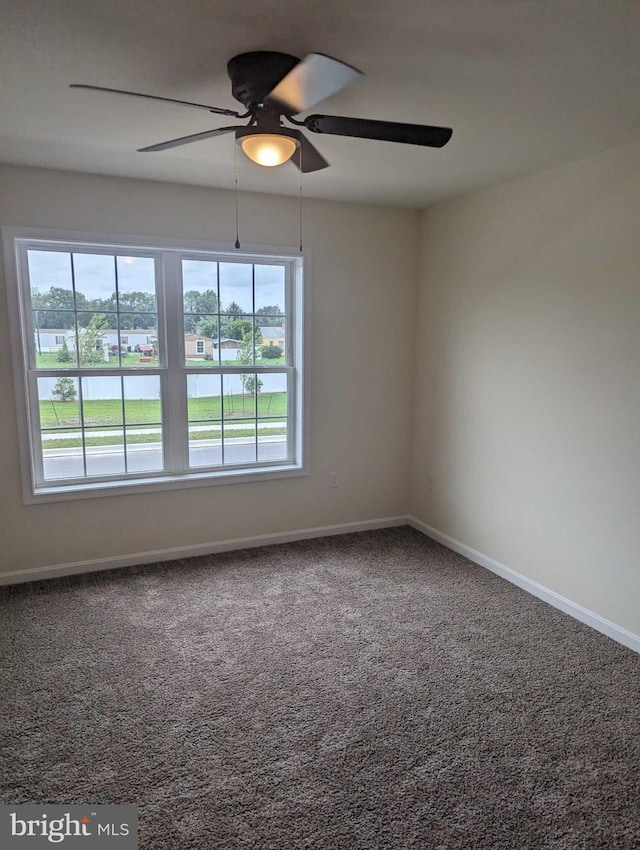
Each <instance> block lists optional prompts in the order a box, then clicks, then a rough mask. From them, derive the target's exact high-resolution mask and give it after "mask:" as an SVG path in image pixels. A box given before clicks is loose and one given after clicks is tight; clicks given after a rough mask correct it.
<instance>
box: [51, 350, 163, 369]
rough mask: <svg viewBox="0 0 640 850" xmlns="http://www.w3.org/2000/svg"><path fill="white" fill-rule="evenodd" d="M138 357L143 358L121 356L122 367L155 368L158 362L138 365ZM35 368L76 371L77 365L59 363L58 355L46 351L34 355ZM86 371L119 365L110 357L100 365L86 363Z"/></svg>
mask: <svg viewBox="0 0 640 850" xmlns="http://www.w3.org/2000/svg"><path fill="white" fill-rule="evenodd" d="M71 356H72V357H75V352H73V351H72V352H71ZM140 357H144V355H143V354H133V353H131V354H128V355H126V356H125V355H124V354H123V355H122V366H141V367H151V368H153V367H154V366H155V367H157V365H158V361H157V360H152V361H151V363H139V362H138V361H139V359H140ZM36 366H37V367H38V368H39V369H76V368H77V366H78V364H77V363H76V362H75V361H74V360H72V361H71V362H69V363H61V362H60V361H59V360H58V355H57V354H56V353H55V352H52V351H47V352H44V351H43V352H42V354H36ZM83 368H87V369H110V368H114V369H118V368H120V364H119V363H118V358H117V357H110V358H109V360H103V361H101V362H100V363H87V365H86V367H83Z"/></svg>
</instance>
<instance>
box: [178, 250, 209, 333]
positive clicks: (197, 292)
mask: <svg viewBox="0 0 640 850" xmlns="http://www.w3.org/2000/svg"><path fill="white" fill-rule="evenodd" d="M182 291H183V306H184V313H185V317H184V322H185V332H187V333H192V332H193V331H194V330H195V328H196V325H197V324H198V322H199V321H200V319H201V318H202V317H203V316H205V315H208V314H211V313H217V312H218V264H217V263H215V262H209V261H208V260H207V261H201V260H183V261H182Z"/></svg>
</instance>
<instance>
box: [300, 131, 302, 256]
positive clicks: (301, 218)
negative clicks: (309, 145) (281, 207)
mask: <svg viewBox="0 0 640 850" xmlns="http://www.w3.org/2000/svg"><path fill="white" fill-rule="evenodd" d="M300 253H302V146H301V147H300Z"/></svg>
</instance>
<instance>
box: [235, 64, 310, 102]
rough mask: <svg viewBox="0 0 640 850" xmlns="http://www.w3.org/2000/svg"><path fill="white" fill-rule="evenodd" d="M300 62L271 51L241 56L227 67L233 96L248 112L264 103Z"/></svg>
mask: <svg viewBox="0 0 640 850" xmlns="http://www.w3.org/2000/svg"><path fill="white" fill-rule="evenodd" d="M299 62H300V60H299V59H298V57H297V56H290V55H289V54H288V53H277V52H275V51H271V50H256V51H253V52H252V53H240V54H239V55H238V56H234V57H233V59H230V60H229V62H228V63H227V73H228V74H229V79H230V80H231V93H232V94H233V96H234V97H235V99H236V100H239V101H240V103H241V104H243V106H245V107H247V108H249V107H251V106H254V105H255V104H257V103H261V102H262V101H263V100H264V99H265V98H266V96H267V95H268V94H269V92H271V91H272V90H273V89H274V88H275V87H276V86H277V85H278V83H279V82H280V80H281V79H282V78H283V77H285V76H286V75H287V74H288V73H289V71H291V70H292V69H293V68H295V66H296V65H298V64H299Z"/></svg>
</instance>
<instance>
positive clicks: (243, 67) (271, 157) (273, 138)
mask: <svg viewBox="0 0 640 850" xmlns="http://www.w3.org/2000/svg"><path fill="white" fill-rule="evenodd" d="M227 72H228V74H229V78H230V80H231V92H232V94H233V97H234V98H235V99H236V100H238V101H239V102H240V103H241V104H242V105H243V106H244V108H245V110H246V111H245V112H243V113H239V112H236V111H234V110H232V109H221V108H220V107H216V106H207V105H206V104H202V103H192V102H189V101H180V100H176V99H175V98H167V97H159V96H156V95H148V94H142V93H140V92H130V91H124V90H122V89H109V88H104V87H102V86H90V85H84V84H73V85H72V88H82V89H89V90H91V91H99V92H107V93H110V94H121V95H128V96H133V97H144V98H146V99H148V100H158V101H162V102H165V103H175V104H180V105H183V106H189V107H191V108H195V109H205V110H207V111H209V112H212V113H214V114H216V115H230V116H233V117H235V118H237V119H240V120H242V119H244V118H248V119H249V123H248V124H247V125H244V126H243V125H235V126H230V127H217V128H216V129H213V130H205V131H204V132H201V133H194V134H192V135H190V136H181V137H180V138H177V139H170V140H169V141H166V142H160V143H159V144H155V145H149V146H147V147H144V148H140V149H139V151H140V152H142V153H149V152H154V151H162V150H167V149H169V148H174V147H179V146H181V145H188V144H191V143H192V142H198V141H202V140H204V139H211V138H214V137H216V136H221V135H225V134H228V133H235V136H236V141H237V142H238V144H239V145H240V146H241V149H242V150H243V152H244V153H245V154H246V155H247V156H248V157H249V159H251V160H253V162H256V163H258V165H262V166H267V167H273V166H277V165H281V164H282V163H284V162H289V161H290V162H292V163H293V164H294V165H295V166H296V167H297V168H298V169H299V170H300V172H303V173H309V172H312V171H319V170H321V169H323V168H326V167H327V166H328V165H329V163H328V162H327V161H326V160H325V159H324V157H323V156H322V154H321V153H320V151H318V150H317V149H316V148H315V147H314V146H313V145H312V144H311V142H310V141H309V140H308V139H307V138H306V136H304V135H303V134H302V133H301V132H300V131H299V130H296V129H291V128H289V127H286V126H285V125H284V124H283V121H286V122H288V123H289V124H292V125H294V127H304V128H305V129H306V130H308V131H310V132H312V133H318V134H328V135H333V136H350V137H352V138H359V139H374V140H378V141H385V142H396V143H400V144H408V145H420V146H423V147H436V148H440V147H443V146H444V145H446V144H447V142H448V141H449V139H450V138H451V134H452V131H451V129H450V128H448V127H432V126H427V125H423V124H402V123H398V122H394V121H378V120H368V119H364V118H347V117H343V116H340V115H310V116H308V117H307V118H305V119H303V120H298V119H297V118H295V117H294V116H296V115H298V114H299V113H301V112H305V111H306V110H308V109H310V108H311V107H312V106H315V104H316V103H319V102H320V101H322V100H325V99H326V98H328V97H331V96H332V95H334V94H336V93H337V92H339V91H341V90H342V89H343V88H345V87H346V86H348V85H350V84H351V83H353V82H354V81H355V80H357V79H358V77H359V76H361V72H360V71H358V70H357V69H356V68H353V67H352V66H351V65H348V64H347V63H345V62H340V61H339V60H337V59H333V58H332V57H330V56H325V55H323V54H322V53H310V54H309V55H308V56H306V57H305V58H304V59H302V60H300V59H298V58H297V57H296V56H290V55H289V54H288V53H278V52H275V51H266V50H260V51H253V52H250V53H241V54H239V55H238V56H234V57H233V59H231V60H230V61H229V62H228V64H227Z"/></svg>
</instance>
